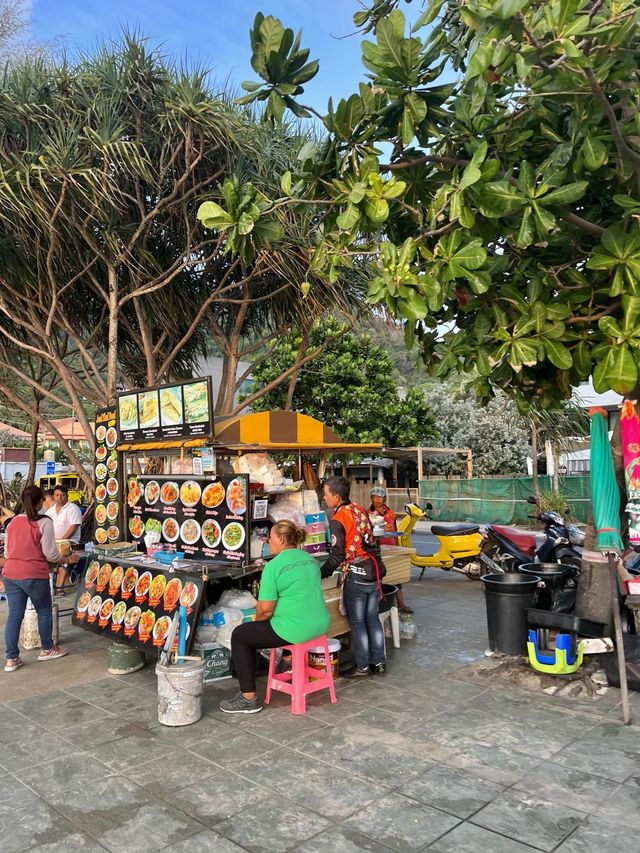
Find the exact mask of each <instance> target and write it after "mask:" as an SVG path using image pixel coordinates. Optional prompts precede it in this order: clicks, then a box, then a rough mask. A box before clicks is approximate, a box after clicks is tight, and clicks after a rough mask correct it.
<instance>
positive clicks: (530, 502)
mask: <svg viewBox="0 0 640 853" xmlns="http://www.w3.org/2000/svg"><path fill="white" fill-rule="evenodd" d="M527 503H528V504H537V503H538V501H537V500H536V499H535V498H534V496H533V495H529V497H528V498H527Z"/></svg>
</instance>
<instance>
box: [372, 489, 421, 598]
mask: <svg viewBox="0 0 640 853" xmlns="http://www.w3.org/2000/svg"><path fill="white" fill-rule="evenodd" d="M374 515H379V516H381V517H382V518H383V519H384V529H385V530H386V531H387V532H388V533H395V532H396V514H395V512H394V511H393V510H392V509H391V507H389V506H387V490H386V489H385V488H384V486H374V487H373V488H372V489H371V506H370V507H369V517H370V518H371V517H372V516H374ZM379 542H380V544H381V545H397V544H398V540H397V538H396V537H395V536H383V537H382V538H381V539H380V540H379ZM396 601H397V602H398V610H399V611H400V613H413V609H412V608H411V607H409V606H408V605H407V604H406V602H405V600H404V593H403V591H402V585H401V584H398V592H397V593H396Z"/></svg>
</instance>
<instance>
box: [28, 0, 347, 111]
mask: <svg viewBox="0 0 640 853" xmlns="http://www.w3.org/2000/svg"><path fill="white" fill-rule="evenodd" d="M360 8H362V7H361V6H360V4H359V3H358V2H357V0H261V2H256V0H236V2H233V0H231V2H229V1H228V0H154V1H153V2H151V0H106V2H105V0H32V36H33V37H34V38H35V39H38V40H40V39H44V40H49V39H60V40H61V41H62V43H63V44H64V45H65V46H66V47H67V49H68V50H69V51H70V52H73V51H74V50H77V49H78V48H79V49H88V48H91V47H92V46H93V45H95V44H96V43H97V42H98V41H100V40H101V39H104V38H109V37H113V36H117V34H118V32H119V31H120V29H121V28H122V27H123V26H125V25H126V26H128V27H131V28H134V27H135V28H137V29H139V30H140V31H141V32H143V33H144V34H145V35H148V36H150V37H151V38H152V39H153V40H154V41H155V42H156V43H161V44H162V45H163V46H164V48H165V50H166V51H167V52H168V53H171V54H173V55H175V56H177V57H184V56H187V57H189V58H191V59H195V60H198V61H200V62H202V63H205V64H206V65H207V66H209V67H211V68H213V69H214V74H215V77H216V79H218V80H221V79H222V80H224V79H226V78H227V77H229V78H230V80H231V81H232V82H233V83H234V84H235V85H237V86H239V84H240V83H241V82H242V80H246V79H255V76H256V75H255V74H254V72H253V70H252V68H251V66H250V64H249V59H250V51H249V35H248V33H249V29H250V27H251V24H252V22H253V18H254V16H255V14H256V12H258V11H261V12H264V13H265V14H272V15H275V16H276V17H279V18H280V19H281V20H282V22H283V23H284V24H285V26H289V27H291V28H292V29H294V30H296V31H297V30H298V29H299V28H302V29H303V39H302V43H303V45H304V46H306V47H309V48H311V58H318V59H320V72H319V74H318V76H317V77H316V79H315V80H313V81H312V82H311V83H309V84H307V87H306V94H305V98H304V100H305V101H306V102H307V103H309V104H311V105H312V106H314V107H316V109H319V110H321V111H322V110H324V107H325V106H326V102H327V99H328V97H329V95H333V97H334V99H338V98H339V97H343V96H348V95H350V94H351V93H352V92H353V91H355V89H356V87H357V84H358V81H359V80H361V79H362V68H361V65H360V38H359V36H354V37H352V38H343V39H339V38H334V36H337V37H340V36H345V35H348V34H349V33H352V32H353V29H354V27H353V19H352V17H353V13H354V12H355V11H357V10H358V9H360Z"/></svg>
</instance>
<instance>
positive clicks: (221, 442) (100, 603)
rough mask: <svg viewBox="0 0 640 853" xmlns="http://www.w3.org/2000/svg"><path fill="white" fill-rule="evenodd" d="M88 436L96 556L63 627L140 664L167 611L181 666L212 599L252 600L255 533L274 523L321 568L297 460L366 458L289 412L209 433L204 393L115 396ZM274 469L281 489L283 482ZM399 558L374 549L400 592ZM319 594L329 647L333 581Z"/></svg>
mask: <svg viewBox="0 0 640 853" xmlns="http://www.w3.org/2000/svg"><path fill="white" fill-rule="evenodd" d="M95 422H96V458H95V467H94V470H95V481H96V488H95V498H96V508H95V530H94V541H95V548H96V553H95V555H94V558H93V559H90V560H89V561H88V564H87V570H86V573H85V577H84V582H83V583H82V584H81V587H80V589H79V591H78V594H77V597H76V602H75V608H74V614H73V621H74V623H75V624H76V625H78V626H80V627H83V628H85V629H86V630H92V631H95V632H97V633H103V634H106V635H107V636H109V637H111V638H112V639H114V640H115V639H117V640H118V642H123V643H127V644H129V645H131V646H133V647H135V648H137V649H139V650H142V651H153V650H157V649H159V648H160V647H161V646H162V645H163V644H164V641H165V638H166V636H167V634H168V632H169V630H170V626H171V621H172V618H173V613H174V611H175V609H176V608H177V607H178V605H179V604H185V605H186V606H187V607H188V638H187V653H188V652H189V650H190V649H191V647H192V645H193V641H194V639H195V633H196V629H197V625H198V619H199V616H200V613H201V611H202V610H204V608H205V607H206V604H207V601H214V600H215V597H216V596H214V593H215V592H216V590H217V592H218V593H219V591H220V590H221V589H224V588H225V587H227V588H228V587H229V586H230V585H234V586H239V587H244V588H245V589H251V588H253V591H254V592H256V591H257V587H258V584H259V577H260V573H261V571H262V568H263V566H264V564H265V557H264V556H263V553H262V547H261V542H260V540H259V538H257V536H256V531H257V530H258V531H259V530H264V529H265V526H267V527H268V526H269V525H270V524H271V523H272V521H273V520H275V519H276V518H277V517H293V520H295V521H297V523H298V524H300V525H302V526H305V527H306V529H307V531H308V535H307V540H308V541H307V542H306V543H305V545H304V547H305V549H306V550H307V551H309V552H310V553H312V554H313V555H314V556H315V557H316V558H317V559H318V560H319V561H320V562H322V561H323V559H326V556H327V545H326V528H327V523H326V516H325V514H324V513H323V512H322V511H321V509H320V505H319V497H318V492H317V490H315V489H314V486H316V487H317V486H318V484H319V480H318V479H317V475H316V473H315V471H314V472H313V474H312V475H311V476H310V475H309V470H310V468H311V464H310V459H314V460H315V461H316V467H318V460H320V462H319V467H320V468H322V467H323V464H324V460H325V459H326V457H327V455H330V456H334V455H336V454H343V455H346V456H350V455H354V454H358V453H370V452H372V451H376V450H379V449H380V445H379V444H366V445H360V444H349V443H345V442H342V441H341V439H340V437H339V436H338V435H337V434H336V433H334V432H333V431H332V430H331V429H330V428H328V427H327V426H326V425H325V424H322V423H321V422H320V421H317V420H316V419H314V418H311V417H308V416H306V415H301V414H298V413H295V412H285V411H275V412H258V413H253V414H245V415H238V416H235V417H228V418H220V419H216V420H214V418H213V408H212V389H211V382H210V380H209V379H194V380H189V381H185V382H179V383H174V384H172V385H170V386H162V387H157V388H145V389H140V390H135V391H127V392H123V393H122V394H120V395H119V396H118V398H117V401H116V405H115V406H113V407H111V408H109V409H104V410H100V411H98V412H97V413H96V420H95ZM276 458H278V459H283V460H285V461H286V463H287V464H288V465H289V466H290V467H292V468H295V469H296V471H295V472H292V473H295V477H293V476H292V477H286V476H284V474H283V473H282V471H281V469H280V468H279V466H278V465H277V464H276V461H275V459H276ZM303 470H304V472H305V473H306V474H307V481H308V480H309V479H311V481H312V482H305V478H304V476H303V475H302V472H303ZM409 553H410V552H409V550H408V549H404V548H400V547H385V546H383V559H384V562H385V565H386V567H387V572H388V573H387V577H386V579H385V580H386V582H388V583H402V582H407V581H408V580H409V579H410V565H411V564H410V559H409ZM212 585H217V586H214V587H213V590H212ZM323 587H324V594H325V600H326V601H327V606H328V609H329V612H330V614H331V626H330V634H331V635H332V636H340V635H342V634H345V633H347V632H348V631H349V626H348V623H347V622H346V619H345V618H344V617H343V616H342V615H340V613H339V609H338V605H339V589H338V587H337V577H333V578H329V579H327V580H326V581H323Z"/></svg>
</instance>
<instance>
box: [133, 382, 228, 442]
mask: <svg viewBox="0 0 640 853" xmlns="http://www.w3.org/2000/svg"><path fill="white" fill-rule="evenodd" d="M212 399H213V398H212V388H211V377H210V376H209V377H205V378H203V379H192V380H189V381H187V382H175V383H173V384H172V385H163V386H159V387H156V388H145V389H141V390H135V391H133V390H132V391H124V392H123V393H121V394H119V395H118V399H117V410H118V430H119V433H120V440H121V441H122V442H125V443H130V442H138V441H158V440H162V439H172V438H173V439H182V438H185V439H186V438H200V437H203V438H204V437H207V436H211V435H212V434H213V406H212Z"/></svg>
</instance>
